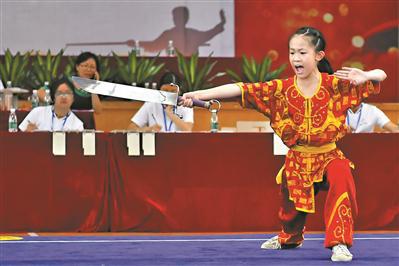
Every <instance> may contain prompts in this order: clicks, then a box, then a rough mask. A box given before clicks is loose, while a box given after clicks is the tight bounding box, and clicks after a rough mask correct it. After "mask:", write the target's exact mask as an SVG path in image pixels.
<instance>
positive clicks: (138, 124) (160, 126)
mask: <svg viewBox="0 0 399 266" xmlns="http://www.w3.org/2000/svg"><path fill="white" fill-rule="evenodd" d="M176 87H177V88H178V86H176V85H172V84H164V85H162V86H161V88H160V90H163V91H169V92H175V89H176ZM177 91H178V89H177ZM193 126H194V111H193V108H188V107H183V106H172V105H164V104H160V103H151V102H146V103H144V104H143V106H141V108H140V109H139V110H138V111H137V113H136V114H135V115H134V116H133V117H132V118H131V123H130V124H129V126H128V129H129V130H134V131H141V132H179V131H186V132H190V131H192V129H193Z"/></svg>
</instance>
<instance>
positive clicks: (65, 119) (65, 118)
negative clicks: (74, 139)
mask: <svg viewBox="0 0 399 266" xmlns="http://www.w3.org/2000/svg"><path fill="white" fill-rule="evenodd" d="M51 112H52V113H53V115H52V117H51V131H54V118H56V115H55V112H54V108H53V109H52V110H51ZM69 114H70V112H68V114H67V115H66V116H65V117H64V119H63V122H62V127H61V129H60V131H62V130H63V129H64V126H65V123H66V121H67V119H68V117H69Z"/></svg>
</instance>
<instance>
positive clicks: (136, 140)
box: [126, 132, 140, 156]
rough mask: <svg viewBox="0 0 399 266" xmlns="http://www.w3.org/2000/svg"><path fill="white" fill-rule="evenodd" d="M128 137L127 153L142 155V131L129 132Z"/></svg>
mask: <svg viewBox="0 0 399 266" xmlns="http://www.w3.org/2000/svg"><path fill="white" fill-rule="evenodd" d="M126 138H127V140H126V142H127V154H128V155H129V156H140V133H138V132H128V133H127V134H126Z"/></svg>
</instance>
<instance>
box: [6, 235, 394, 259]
mask: <svg viewBox="0 0 399 266" xmlns="http://www.w3.org/2000/svg"><path fill="white" fill-rule="evenodd" d="M272 236H273V235H265V234H228V235H226V234H223V235H219V234H211V235H173V236H165V235H156V234H154V235H145V236H144V235H133V236H132V235H126V236H107V235H106V234H105V235H103V236H87V235H85V236H79V235H77V236H68V237H65V236H64V237H61V236H47V237H41V236H39V237H31V236H27V237H23V239H22V240H16V241H0V265H104V266H107V265H151V266H153V265H174V266H175V265H220V266H222V265H223V266H230V265H302V266H304V265H306V266H310V265H328V264H332V263H333V262H331V261H330V256H331V251H330V250H329V249H325V248H324V247H323V241H324V235H323V234H307V235H306V236H305V237H306V238H305V242H304V245H303V246H302V247H301V248H299V249H292V250H262V249H260V245H261V243H262V242H263V241H264V240H265V239H267V238H269V237H272ZM351 252H352V253H353V255H354V259H353V261H352V262H351V265H384V266H387V265H399V234H356V235H355V240H354V246H353V248H352V249H351Z"/></svg>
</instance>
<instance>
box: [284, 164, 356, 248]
mask: <svg viewBox="0 0 399 266" xmlns="http://www.w3.org/2000/svg"><path fill="white" fill-rule="evenodd" d="M313 185H314V188H315V193H317V192H318V191H319V190H320V189H322V190H328V194H327V198H326V202H325V205H324V223H325V226H326V238H325V242H324V246H325V247H326V248H330V247H333V246H335V245H337V244H345V245H347V246H348V247H350V246H352V241H353V218H352V217H356V215H357V204H356V190H355V184H354V181H353V176H352V173H351V169H350V167H349V161H348V160H346V159H335V160H333V161H331V162H330V163H329V164H328V166H327V167H326V173H325V175H324V179H323V182H321V183H314V184H313ZM280 193H281V196H282V204H281V207H280V210H279V218H280V220H281V222H282V225H283V226H282V227H283V230H282V232H281V233H280V234H279V241H280V243H281V244H282V245H287V246H292V245H294V246H295V245H298V244H300V243H302V241H303V239H304V238H303V232H304V229H305V222H306V215H307V213H305V212H301V211H297V210H296V209H295V206H294V203H293V202H292V201H290V200H289V194H288V189H287V181H286V179H285V177H284V176H283V182H282V184H281V191H280Z"/></svg>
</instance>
